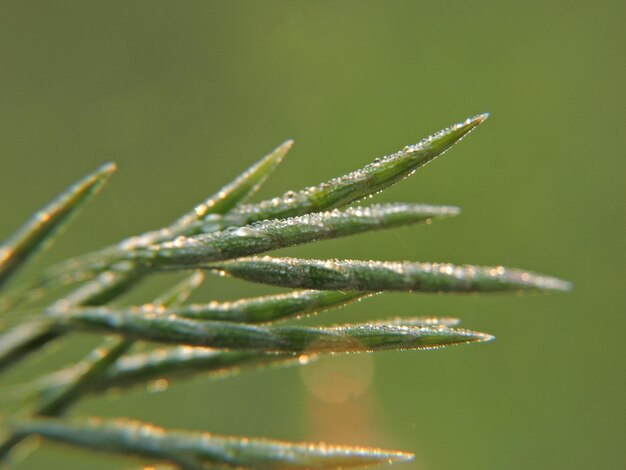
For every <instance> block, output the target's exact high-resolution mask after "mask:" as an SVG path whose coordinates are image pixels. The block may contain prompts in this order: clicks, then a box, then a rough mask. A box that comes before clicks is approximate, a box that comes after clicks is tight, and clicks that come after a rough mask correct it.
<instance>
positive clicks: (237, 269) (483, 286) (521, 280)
mask: <svg viewBox="0 0 626 470" xmlns="http://www.w3.org/2000/svg"><path fill="white" fill-rule="evenodd" d="M213 268H214V269H215V270H217V271H220V272H222V273H225V274H228V275H230V276H234V277H238V278H241V279H246V280H248V281H253V282H259V283H262V284H270V285H274V286H281V287H293V288H304V289H320V290H325V289H328V290H349V291H373V292H378V291H415V292H517V291H549V290H557V291H567V290H569V289H570V284H569V283H568V282H566V281H562V280H560V279H556V278H553V277H548V276H543V275H540V274H535V273H532V272H529V271H523V270H520V269H511V268H504V267H502V266H495V267H489V266H455V265H453V264H447V263H415V262H408V261H404V262H390V261H384V262H383V261H354V260H309V259H300V258H272V257H269V256H264V257H251V258H240V259H235V260H231V261H223V262H220V263H215V264H213Z"/></svg>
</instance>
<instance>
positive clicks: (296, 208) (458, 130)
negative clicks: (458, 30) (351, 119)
mask: <svg viewBox="0 0 626 470" xmlns="http://www.w3.org/2000/svg"><path fill="white" fill-rule="evenodd" d="M487 117H488V114H479V115H478V116H475V117H473V118H468V119H467V120H465V121H464V122H461V123H458V124H455V125H453V126H450V127H448V128H446V129H443V130H441V131H439V132H437V133H436V134H433V135H431V136H429V137H426V138H425V139H423V140H421V141H420V142H419V143H417V144H415V145H409V146H406V147H404V148H403V149H402V150H400V151H399V152H396V153H394V154H391V155H389V156H386V157H383V158H378V159H376V160H374V162H373V163H370V164H369V165H367V166H365V167H363V168H361V169H359V170H356V171H354V172H352V173H349V174H347V175H345V176H341V177H339V178H334V179H332V180H330V181H327V182H326V183H322V184H320V185H319V186H315V187H311V188H307V189H304V190H302V191H298V192H294V191H289V192H287V193H285V194H284V195H283V196H282V197H277V198H274V199H269V200H267V201H263V202H260V203H258V204H249V205H243V206H239V207H237V208H236V209H234V210H233V211H231V213H230V214H228V218H230V225H237V226H242V225H248V224H250V223H252V222H257V221H259V220H266V219H282V218H285V217H294V216H298V215H303V214H308V213H311V212H322V211H326V210H329V209H334V208H336V207H341V206H345V205H347V204H350V203H352V202H354V201H356V200H358V199H361V198H363V197H365V196H369V195H371V194H374V193H377V192H379V191H382V190H383V189H385V188H387V187H389V186H391V185H392V184H393V183H395V182H397V181H399V180H401V179H403V178H406V177H407V176H408V175H410V174H412V173H413V172H414V171H415V170H416V169H417V168H419V167H422V166H424V165H425V164H427V163H428V162H430V161H432V160H433V159H434V158H435V157H437V156H439V155H441V154H443V153H444V152H445V151H446V150H448V149H449V148H450V147H452V146H453V145H454V144H455V143H457V142H459V141H460V140H461V139H462V138H463V137H465V136H466V135H467V134H468V133H469V132H471V131H472V130H473V129H475V128H476V126H478V125H479V124H481V123H482V122H484V121H485V119H487Z"/></svg>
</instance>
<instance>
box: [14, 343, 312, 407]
mask: <svg viewBox="0 0 626 470" xmlns="http://www.w3.org/2000/svg"><path fill="white" fill-rule="evenodd" d="M316 357H317V356H316V355H307V354H291V353H280V354H276V353H268V354H263V353H258V352H256V351H254V352H250V351H222V350H217V349H212V348H205V347H201V346H177V347H164V348H158V349H155V350H152V351H149V352H145V353H136V354H130V355H125V356H123V357H121V358H120V359H119V360H118V361H117V362H115V363H114V364H113V365H112V366H111V367H110V368H109V369H108V370H107V371H106V373H105V374H103V375H102V377H100V379H99V380H97V381H94V382H92V383H91V388H90V390H89V391H90V392H102V391H105V390H108V389H111V388H115V389H121V388H128V387H132V386H135V385H145V384H146V383H149V382H150V381H153V380H156V379H161V378H167V379H168V380H170V379H174V378H178V379H183V378H189V377H193V376H196V375H199V374H203V375H204V376H206V377H208V378H210V379H211V380H216V379H223V378H226V377H231V376H233V375H236V374H238V373H239V372H241V371H242V370H243V369H255V370H258V369H261V368H264V367H284V366H290V365H304V364H308V363H310V362H312V361H313V360H315V359H316ZM76 374H77V372H76V370H75V366H72V367H69V368H66V369H62V370H59V371H57V372H53V373H51V374H49V375H46V376H43V377H40V378H38V379H36V380H35V381H33V382H31V383H27V384H24V385H21V386H17V387H16V388H15V389H14V390H13V391H12V392H11V391H9V392H7V393H13V397H12V400H10V401H19V400H20V399H21V398H26V399H27V400H30V399H32V398H38V399H45V397H46V396H48V395H50V394H53V393H57V392H56V391H57V390H59V389H60V388H62V387H65V386H66V385H67V384H68V383H69V382H70V381H71V380H73V377H74V376H75V375H76ZM18 395H19V396H18ZM10 398H11V397H10Z"/></svg>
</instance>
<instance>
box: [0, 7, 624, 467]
mask: <svg viewBox="0 0 626 470" xmlns="http://www.w3.org/2000/svg"><path fill="white" fill-rule="evenodd" d="M625 13H626V3H624V2H623V1H596V2H583V1H577V2H574V1H533V2H506V1H505V2H503V1H479V2H452V1H442V0H439V1H377V2H376V1H315V2H313V1H309V2H306V1H294V0H289V1H287V0H285V1H264V2H251V1H248V2H245V1H230V2H210V1H184V2H182V1H178V2H173V1H155V0H151V1H107V2H93V1H56V2H46V1H40V2H18V1H13V2H11V1H3V2H0V136H1V142H2V157H1V158H2V165H1V166H0V187H1V188H2V191H1V194H2V197H1V198H0V212H1V213H2V214H3V222H2V224H0V238H4V237H6V236H8V234H9V233H10V232H11V231H12V230H13V229H14V228H16V227H17V226H18V225H19V224H21V223H22V222H23V220H24V219H25V218H26V217H27V216H28V215H29V214H31V213H32V212H33V211H35V210H36V209H37V208H39V207H40V206H41V205H43V203H44V202H46V201H47V200H48V199H50V198H51V197H52V196H54V195H55V194H57V193H58V192H60V191H61V190H62V189H63V188H65V187H66V186H67V185H68V184H70V183H71V182H72V181H74V180H76V179H78V178H79V177H81V176H82V175H83V174H85V173H87V172H88V171H90V170H92V169H93V168H95V167H96V166H98V165H99V164H101V163H102V162H105V161H110V160H113V161H116V162H118V164H119V167H120V171H119V174H118V175H116V177H115V178H114V180H113V181H112V182H111V184H110V185H109V187H108V188H107V189H106V191H105V193H104V194H103V195H102V196H101V197H99V198H98V199H97V200H96V201H95V202H94V203H93V204H92V205H91V206H90V207H89V210H87V211H85V213H84V214H83V215H82V217H81V218H80V220H78V221H77V222H76V223H75V224H74V225H73V226H72V227H71V230H69V231H68V233H67V234H66V235H65V237H64V238H63V239H62V240H61V241H60V242H59V243H58V244H57V245H56V249H55V250H53V251H52V252H51V253H50V254H47V255H46V256H45V257H43V259H42V260H41V261H40V262H39V263H38V266H40V265H42V264H44V263H50V262H54V261H57V260H60V259H63V258H65V257H68V256H71V255H73V254H77V253H79V252H83V251H87V250H91V249H96V248H99V247H100V246H102V245H105V244H109V243H113V242H115V241H117V240H118V239H120V238H122V237H124V236H127V235H131V234H135V233H138V232H141V231H144V230H147V229H151V228H155V227H158V226H161V225H164V224H166V223H169V222H171V221H172V220H173V219H175V218H176V217H177V216H178V215H179V214H181V213H182V212H184V211H186V210H187V209H189V208H190V207H192V206H193V204H195V203H196V202H198V201H200V200H201V199H203V198H204V197H205V196H207V195H209V194H211V192H212V191H213V190H215V189H217V188H218V187H219V186H220V185H222V184H223V183H225V182H227V181H229V180H230V179H231V178H233V177H234V176H235V175H236V174H238V173H239V172H240V171H242V170H243V169H244V168H246V167H247V166H248V165H249V164H251V163H253V162H254V161H255V160H256V159H258V158H259V157H261V156H262V155H263V154H265V153H266V152H267V151H269V150H270V149H272V148H273V147H274V146H275V145H277V144H279V143H280V142H282V141H283V140H285V139H286V138H294V139H295V140H296V145H295V147H294V149H293V150H292V152H291V153H290V155H289V156H288V157H287V160H286V161H285V163H284V164H283V167H281V168H280V169H279V170H278V172H277V173H276V175H275V177H273V178H272V180H271V181H270V183H269V184H268V186H267V187H266V188H264V189H263V191H262V192H261V194H260V195H259V197H263V198H265V197H271V196H274V195H277V194H282V192H284V191H286V190H288V189H299V188H301V187H304V186H308V185H311V184H316V183H318V182H320V181H323V180H326V179H329V178H331V177H334V176H338V175H340V174H343V173H345V172H348V171H350V170H352V169H355V168H357V167H359V166H362V165H363V164H365V163H368V162H370V161H371V160H372V159H374V158H375V157H377V156H381V155H383V154H388V153H391V152H394V151H396V150H397V149H399V148H401V147H403V146H404V145H406V144H410V143H414V142H416V141H418V140H419V139H420V138H421V137H424V136H426V135H428V134H429V133H431V132H434V131H437V130H439V129H440V128H443V127H445V126H447V125H449V124H453V123H454V122H457V121H461V120H463V119H465V118H466V117H467V116H470V115H474V114H477V113H479V112H484V111H489V112H491V113H492V117H491V118H490V119H489V120H488V121H487V123H485V124H484V125H483V126H481V128H480V129H479V130H477V131H476V132H475V133H473V134H472V135H471V136H470V137H468V138H467V139H466V140H464V141H463V142H462V143H461V144H460V145H458V146H457V147H455V148H454V149H453V150H451V151H450V152H449V153H448V154H446V156H445V157H444V158H441V159H439V160H437V161H436V162H435V163H433V164H432V165H428V166H427V167H426V168H424V169H423V170H421V171H419V172H418V173H417V174H416V175H415V176H413V177H412V178H411V179H409V180H407V181H404V182H402V183H400V184H398V185H396V186H394V187H393V188H391V189H390V190H388V191H386V192H385V193H384V194H381V195H380V196H377V198H376V200H377V201H396V200H397V201H415V202H429V203H439V204H453V205H459V206H461V207H462V208H463V214H462V215H461V216H460V217H459V218H457V219H454V220H446V221H443V222H440V223H436V224H433V225H432V226H420V227H412V228H407V229H398V230H391V231H388V232H384V233H374V234H367V235H363V236H359V237H355V238H350V239H344V240H338V241H332V242H324V243H320V244H316V245H312V246H305V247H299V248H297V249H291V250H283V251H282V252H281V253H283V254H285V253H288V254H293V255H298V256H303V257H341V258H344V257H345V258H348V257H353V258H360V259H409V260H430V261H449V262H455V263H479V264H500V263H502V264H505V265H510V266H518V267H523V268H527V269H531V270H536V271H539V272H544V273H547V274H552V275H555V276H559V277H562V278H564V279H568V280H571V281H572V282H573V283H574V286H575V290H574V291H573V292H572V293H570V294H556V295H550V296H542V295H538V296H526V297H516V296H513V297H504V296H502V297H489V296H484V297H465V296H458V297H454V296H451V297H446V296H428V295H412V294H403V295H400V294H398V295H395V294H394V295H387V296H383V297H378V298H373V299H369V300H368V301H366V302H362V303H359V304H357V305H353V306H350V307H348V308H345V309H342V310H340V311H336V312H332V313H327V314H325V315H323V316H320V317H319V318H317V319H315V320H313V321H312V323H334V322H345V321H359V320H367V319H374V318H384V317H390V316H396V315H404V316H408V315H441V316H444V315H446V316H458V317H460V318H461V319H462V320H463V325H464V326H466V327H468V328H474V329H478V330H482V331H487V332H489V333H492V334H494V335H495V336H496V337H497V340H496V341H495V342H492V343H488V344H480V345H472V346H465V347H457V348H452V349H450V350H442V351H425V352H407V353H384V354H378V355H375V356H348V357H342V358H339V357H336V358H331V359H330V360H326V361H323V362H322V363H321V364H315V365H311V366H308V367H306V368H301V369H298V368H291V369H282V370H272V371H267V372H262V373H258V372H248V373H245V374H243V375H241V376H239V377H236V378H232V379H229V380H225V381H220V382H209V381H207V380H203V379H201V378H199V379H197V380H194V381H191V382H185V383H178V384H176V383H174V384H172V386H171V387H170V389H169V390H168V391H167V392H166V393H152V394H146V393H145V390H140V389H137V390H133V391H132V392H130V393H128V394H124V395H123V396H119V397H115V396H110V397H105V398H98V399H93V400H85V401H83V402H82V403H81V404H80V406H79V407H77V409H76V413H77V414H87V413H89V414H96V415H103V416H132V417H135V418H139V419H144V420H148V421H151V422H154V423H157V424H161V425H166V426H173V427H184V428H191V429H202V430H209V431H213V432H218V433H226V434H238V435H240V434H244V435H255V436H268V437H273V438H282V439H292V440H300V439H313V440H328V441H331V442H335V443H348V444H363V445H374V446H385V447H391V448H398V449H402V450H407V451H413V452H415V453H416V455H417V459H416V461H415V462H414V463H412V464H407V465H405V466H404V467H403V466H398V467H397V468H398V469H400V468H407V469H408V468H415V469H424V470H447V469H457V468H463V469H485V468H494V469H503V468H506V469H526V468H533V469H578V468H580V469H583V468H606V469H613V468H623V465H624V462H625V461H626V456H625V450H624V423H625V422H626V414H625V409H624V408H625V406H624V396H623V395H624V385H625V383H624V377H625V374H624V372H625V371H624V360H623V358H624V352H623V347H622V346H621V343H622V338H621V334H622V333H623V331H625V327H626V325H625V322H624V307H623V299H624V295H623V281H624V261H626V260H625V259H624V200H625V191H624V174H625V170H626V167H625V164H624V161H625V159H624V150H623V149H624V144H625V142H624V131H623V126H624V117H623V116H624V105H625V104H626V103H625V99H624V83H625V80H626V73H625V72H626V67H625V62H624V44H626V29H625V28H624V20H625V19H626V15H625ZM32 272H33V271H31V273H32ZM171 282H172V278H171V277H163V278H158V279H155V280H154V281H153V282H152V283H149V284H148V285H146V286H145V287H144V288H143V289H142V290H141V291H140V292H138V293H137V294H136V296H135V299H136V301H142V300H147V299H149V298H150V297H151V296H153V295H154V292H155V290H158V289H159V288H160V287H161V286H164V285H167V284H169V283H171ZM271 291H272V290H271V289H267V288H262V287H259V286H252V285H249V284H246V283H244V282H239V281H234V280H224V279H218V280H213V279H210V281H209V282H208V283H207V285H206V287H205V288H204V289H203V290H202V291H201V292H199V293H198V295H196V296H195V297H194V299H195V300H208V299H212V298H218V299H232V298H235V297H236V296H241V295H252V294H256V293H259V292H271ZM130 300H132V299H129V301H130ZM620 301H621V302H622V303H621V304H620ZM92 344H93V339H92V338H86V337H85V338H79V339H77V340H76V341H74V342H73V343H72V345H71V347H69V348H68V347H65V348H63V347H61V346H56V347H55V348H52V349H50V350H49V354H47V355H45V357H46V360H45V361H44V360H42V359H41V357H39V358H38V360H37V359H35V360H33V361H31V362H30V363H29V365H28V367H24V368H22V369H20V370H19V371H16V372H14V373H13V374H12V376H11V380H18V379H24V378H25V377H27V376H30V375H32V374H33V373H37V372H38V371H40V370H42V369H43V368H47V367H50V364H52V363H54V364H63V363H65V362H67V361H71V360H73V359H75V358H77V357H80V356H81V355H82V354H83V351H87V350H88V349H89V347H90V346H91V345H92ZM42 357H44V356H42ZM350 374H352V375H353V376H354V377H352V375H350ZM348 375H350V377H352V378H351V379H350V380H348V381H347V383H348V385H346V386H345V387H342V386H338V385H337V382H338V381H340V380H339V379H340V378H341V377H346V376H348ZM4 383H6V382H4ZM333 387H335V388H333ZM131 464H132V462H131ZM130 466H131V465H129V462H128V461H127V460H126V459H122V458H112V457H109V456H106V455H102V456H101V455H94V454H90V453H87V452H70V451H68V449H67V448H63V447H60V446H54V445H44V446H43V447H42V448H41V449H39V450H38V451H37V452H35V453H33V454H31V455H30V456H28V457H27V458H26V459H25V460H23V461H22V462H21V463H20V464H19V465H18V466H17V467H16V468H17V469H19V470H22V469H56V468H59V469H60V468H89V469H93V470H100V469H112V468H120V469H122V468H129V467H130ZM394 468H395V467H394Z"/></svg>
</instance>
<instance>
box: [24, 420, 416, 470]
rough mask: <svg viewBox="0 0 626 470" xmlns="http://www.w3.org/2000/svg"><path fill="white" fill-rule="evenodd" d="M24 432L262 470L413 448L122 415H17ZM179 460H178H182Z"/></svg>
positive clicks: (404, 457)
mask: <svg viewBox="0 0 626 470" xmlns="http://www.w3.org/2000/svg"><path fill="white" fill-rule="evenodd" d="M13 429H14V431H15V432H16V433H18V434H20V435H32V434H36V435H39V436H41V437H43V438H46V439H51V440H55V441H60V442H64V443H67V444H71V445H75V446H79V447H84V448H89V449H93V450H96V451H101V452H112V453H120V454H129V455H136V456H140V457H147V458H151V459H158V460H165V461H170V462H173V463H178V464H179V465H180V466H181V467H182V468H195V467H187V466H186V464H181V463H180V460H179V459H176V456H178V457H186V458H188V459H190V462H197V463H199V464H204V463H208V464H210V463H217V464H225V465H229V466H232V467H238V468H239V467H242V468H250V469H258V470H279V469H280V470H289V469H329V470H330V469H341V468H351V467H365V466H370V465H379V464H382V463H395V462H407V461H410V460H412V459H413V455H412V454H408V453H405V452H399V451H391V450H382V449H372V448H366V447H348V446H335V445H328V444H322V443H319V444H315V443H308V442H302V443H292V442H285V441H276V440H270V439H254V438H241V437H230V436H219V435H215V434H209V433H200V432H191V431H168V430H165V429H163V428H159V427H156V426H153V425H150V424H146V423H141V422H137V421H131V420H126V419H120V420H108V421H105V420H101V419H90V420H88V421H71V422H63V421H59V420H52V419H33V420H23V421H18V422H16V423H15V424H13ZM177 460H178V462H177Z"/></svg>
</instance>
